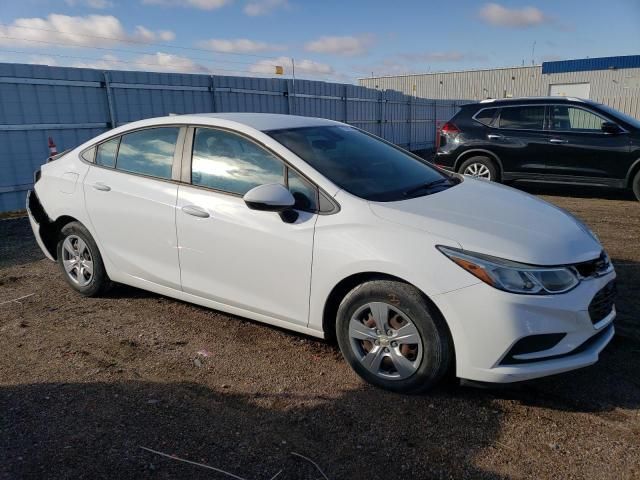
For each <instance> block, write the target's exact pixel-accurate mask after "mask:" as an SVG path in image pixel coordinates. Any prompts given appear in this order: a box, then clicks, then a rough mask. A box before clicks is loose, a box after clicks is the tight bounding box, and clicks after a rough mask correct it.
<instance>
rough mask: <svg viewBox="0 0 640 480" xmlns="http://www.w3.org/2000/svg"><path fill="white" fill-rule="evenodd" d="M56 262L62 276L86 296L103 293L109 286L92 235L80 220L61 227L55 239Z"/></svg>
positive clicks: (109, 282)
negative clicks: (56, 242)
mask: <svg viewBox="0 0 640 480" xmlns="http://www.w3.org/2000/svg"><path fill="white" fill-rule="evenodd" d="M58 263H59V264H60V268H61V270H62V272H63V273H64V278H65V279H66V280H67V283H68V284H69V285H71V286H72V287H73V289H74V290H76V291H77V292H79V293H80V294H81V295H84V296H86V297H93V296H96V295H99V294H101V293H104V292H105V291H107V290H108V288H109V287H110V286H111V281H110V280H109V277H108V276H107V271H106V270H105V268H104V264H103V263H102V257H101V256H100V252H99V251H98V246H97V245H96V242H95V241H94V240H93V237H92V236H91V234H90V233H89V231H88V230H87V229H86V227H85V226H84V225H82V224H81V223H80V222H71V223H68V224H66V225H65V226H64V227H62V230H61V232H60V240H59V241H58Z"/></svg>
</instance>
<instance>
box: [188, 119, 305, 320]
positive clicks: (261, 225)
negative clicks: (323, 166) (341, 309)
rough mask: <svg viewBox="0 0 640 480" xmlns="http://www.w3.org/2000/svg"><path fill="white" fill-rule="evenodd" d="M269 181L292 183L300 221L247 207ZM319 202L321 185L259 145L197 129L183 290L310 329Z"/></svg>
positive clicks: (230, 133)
mask: <svg viewBox="0 0 640 480" xmlns="http://www.w3.org/2000/svg"><path fill="white" fill-rule="evenodd" d="M268 183H282V184H288V185H289V188H290V189H291V190H292V192H294V197H296V199H299V202H300V205H299V207H300V209H299V210H298V214H299V216H298V219H297V220H296V221H295V222H294V223H285V222H284V221H283V220H282V219H281V218H280V216H279V215H278V214H277V213H273V212H264V211H257V210H250V209H249V208H248V207H247V206H246V204H245V203H244V201H243V199H242V195H244V194H245V193H246V192H247V191H249V190H250V189H251V188H253V187H255V186H258V185H262V184H268ZM294 184H295V187H294ZM294 188H295V190H296V191H294ZM316 199H317V192H316V191H315V187H313V186H312V185H311V184H310V183H309V182H308V181H307V180H306V179H303V178H301V177H300V176H299V174H297V173H296V172H295V171H293V170H291V169H289V168H287V167H286V166H285V164H284V163H283V162H282V161H281V160H280V159H279V158H278V157H276V156H275V155H274V154H272V153H271V152H270V151H268V150H266V149H265V148H263V147H262V146H260V145H258V144H256V143H254V142H253V141H252V140H250V139H248V138H246V137H244V136H241V135H239V134H236V133H233V132H230V131H226V130H218V129H214V128H196V129H195V132H194V133H193V155H192V167H191V185H180V187H179V190H178V205H177V206H178V208H177V212H176V224H177V232H178V244H179V252H180V268H181V272H182V288H183V290H184V291H185V292H187V293H191V294H194V295H197V296H200V297H203V298H207V299H210V300H213V301H216V302H220V303H223V304H225V305H229V306H232V307H236V308H240V309H243V310H249V311H252V312H255V313H259V314H262V315H266V316H269V317H273V318H277V319H279V320H284V321H288V322H292V323H295V324H298V325H303V326H306V325H307V322H308V313H309V288H310V282H311V261H312V250H313V235H314V227H315V222H316V219H317V214H316V213H315V209H316V206H317V200H316Z"/></svg>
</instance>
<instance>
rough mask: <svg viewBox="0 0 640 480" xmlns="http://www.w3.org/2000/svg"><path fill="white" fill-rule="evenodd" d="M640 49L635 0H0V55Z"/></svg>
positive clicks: (90, 57) (258, 59)
mask: <svg viewBox="0 0 640 480" xmlns="http://www.w3.org/2000/svg"><path fill="white" fill-rule="evenodd" d="M534 42H535V52H534V54H533V59H534V60H535V62H536V63H540V62H542V61H546V60H557V59H565V58H584V57H598V56H609V55H633V54H640V1H638V0H607V1H593V0H590V1H585V0H583V1H577V0H576V1H574V0H564V1H557V0H556V1H537V2H534V1H515V0H510V1H507V0H503V1H498V2H484V1H470V0H456V1H454V2H443V1H429V0H422V1H414V0H400V1H396V2H391V1H389V0H385V1H377V0H369V1H355V0H353V1H348V0H346V1H345V0H342V1H335V0H324V1H303V0H128V1H125V0H21V1H8V0H2V2H1V3H0V61H5V62H25V63H45V64H49V65H64V66H85V67H95V68H115V69H127V70H129V69H138V70H154V71H179V72H192V73H215V74H230V75H234V74H235V75H266V76H273V75H274V73H275V68H276V66H278V65H279V66H282V67H284V73H285V75H286V76H289V75H290V74H291V61H290V58H291V57H293V58H295V63H296V73H297V76H298V77H303V78H313V79H320V80H332V81H354V79H356V78H358V77H361V76H368V75H371V73H373V74H375V75H391V74H399V73H415V72H427V71H443V70H461V69H470V68H490V67H504V66H513V65H521V64H522V63H523V62H524V63H525V64H531V61H532V48H533V45H534Z"/></svg>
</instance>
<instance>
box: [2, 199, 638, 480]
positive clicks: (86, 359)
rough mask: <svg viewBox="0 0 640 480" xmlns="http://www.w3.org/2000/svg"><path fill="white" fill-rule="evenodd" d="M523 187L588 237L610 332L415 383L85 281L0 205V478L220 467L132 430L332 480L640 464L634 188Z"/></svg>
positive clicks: (255, 328) (172, 474) (618, 468)
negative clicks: (519, 369) (401, 389)
mask: <svg viewBox="0 0 640 480" xmlns="http://www.w3.org/2000/svg"><path fill="white" fill-rule="evenodd" d="M558 190H559V189H558ZM530 191H532V192H533V193H536V194H542V195H543V196H544V198H546V199H547V200H550V201H551V202H553V203H556V204H557V205H559V206H561V207H564V208H567V209H569V210H571V211H572V212H574V213H576V214H577V215H578V216H579V217H581V218H582V219H583V220H585V221H586V223H587V224H589V225H590V226H591V227H592V228H593V229H594V230H595V232H596V233H597V234H598V235H599V236H600V238H601V239H602V241H603V243H604V245H605V247H606V248H607V250H608V251H609V253H610V255H611V257H612V258H613V260H614V263H615V264H616V269H617V271H618V274H619V284H620V285H619V286H620V297H619V300H618V302H617V305H618V310H619V318H618V320H617V329H618V335H617V336H616V337H615V339H614V341H613V342H612V344H611V345H610V346H609V347H608V348H607V349H606V350H605V352H604V353H603V355H602V356H601V360H600V362H599V363H598V364H596V365H595V366H592V367H589V368H586V369H583V370H580V371H577V372H573V373H569V374H565V375H561V376H557V377H552V378H548V379H544V380H540V381H536V382H532V383H527V384H524V385H518V386H511V387H508V388H492V389H477V388H470V387H460V386H457V385H456V384H454V382H450V383H449V384H446V385H443V386H441V387H439V388H438V389H437V390H435V391H433V392H431V393H429V394H425V395H421V396H403V395H397V394H391V393H387V392H384V391H381V390H377V389H375V388H372V387H369V386H367V385H365V384H364V383H363V382H361V381H360V380H359V379H358V378H357V377H356V376H355V374H354V373H352V372H351V370H350V369H349V367H348V366H347V365H346V363H345V362H344V361H343V360H342V358H341V355H340V353H339V351H338V350H337V348H336V347H335V346H333V345H329V344H327V343H325V342H323V341H319V340H315V339H311V338H309V337H305V336H301V335H297V334H294V333H289V332H285V331H283V330H279V329H276V328H273V327H269V326H265V325H261V324H258V323H254V322H251V321H247V320H243V319H241V318H237V317H230V316H228V315H224V314H221V313H217V312H215V311H211V310H207V309H204V308H200V307H196V306H192V305H189V304H186V303H182V302H178V301H174V300H171V299H168V298H164V297H161V296H158V295H155V294H151V293H147V292H143V291H140V290H136V289H133V288H127V287H117V288H116V289H114V290H113V291H112V292H111V293H110V294H109V296H108V297H107V298H99V299H86V298H82V297H80V296H78V295H77V294H75V293H74V292H72V291H71V289H70V288H69V287H68V286H67V285H66V284H65V282H64V280H63V279H62V276H61V274H60V272H59V271H58V269H57V266H56V265H55V264H53V263H51V262H49V261H47V260H45V259H43V256H42V254H41V253H40V252H39V251H38V249H37V246H36V245H35V241H34V240H33V237H32V235H31V233H30V230H29V226H28V222H27V221H26V220H25V219H18V220H2V221H0V478H1V479H18V478H123V479H124V478H155V479H166V478H208V479H224V478H233V477H229V476H227V475H225V474H223V473H220V472H216V471H214V470H211V469H205V468H204V467H199V466H194V465H191V464H187V463H184V462H179V461H177V460H174V459H168V458H165V457H162V456H159V455H157V454H154V453H152V452H149V451H147V450H144V449H142V448H141V447H146V448H150V449H153V450H156V451H159V452H164V453H167V454H170V455H175V456H177V457H180V458H183V459H187V460H190V461H194V462H200V463H202V464H206V465H209V466H210V467H214V468H217V469H222V470H224V471H226V472H229V473H231V474H234V475H236V477H235V478H244V479H247V480H263V479H264V480H269V479H272V478H274V476H276V474H277V473H278V472H280V471H281V473H280V474H279V475H277V476H276V477H275V478H277V479H279V480H284V479H303V480H304V479H319V478H320V479H321V478H324V477H323V476H322V474H321V473H320V471H318V470H317V469H316V468H315V467H314V466H313V465H312V464H311V463H310V462H308V461H307V460H305V459H304V458H301V457H298V456H295V455H293V453H294V452H295V453H299V454H301V455H304V456H306V457H308V458H310V459H312V460H313V461H315V462H316V463H317V464H318V466H319V467H320V469H322V471H323V472H324V474H325V475H326V477H327V478H329V479H332V480H333V479H365V478H366V479H378V478H380V479H382V478H384V479H396V478H397V479H422V478H474V479H475V478H491V479H502V478H505V479H506V478H513V479H519V478H536V479H538V478H572V479H579V478H598V479H602V478H611V479H624V478H627V479H631V478H636V479H637V478H640V362H639V360H640V327H639V325H640V320H639V313H640V241H639V239H640V204H639V203H637V202H635V201H633V200H631V198H630V197H628V196H627V195H624V194H616V193H607V192H599V191H596V192H587V193H582V192H579V191H574V192H572V191H570V192H569V194H570V195H571V196H566V191H564V190H563V191H562V194H563V195H565V196H560V195H559V193H558V192H557V191H555V192H554V191H553V190H541V189H537V190H534V189H530ZM595 195H598V197H595ZM25 296H26V297H25ZM19 297H25V298H22V299H20V300H17V301H15V302H11V301H10V300H13V299H16V298H19ZM198 352H200V353H198Z"/></svg>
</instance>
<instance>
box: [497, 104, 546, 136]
mask: <svg viewBox="0 0 640 480" xmlns="http://www.w3.org/2000/svg"><path fill="white" fill-rule="evenodd" d="M499 125H500V128H513V129H518V130H542V129H543V128H544V105H541V106H523V107H503V108H502V109H501V111H500V123H499Z"/></svg>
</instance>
